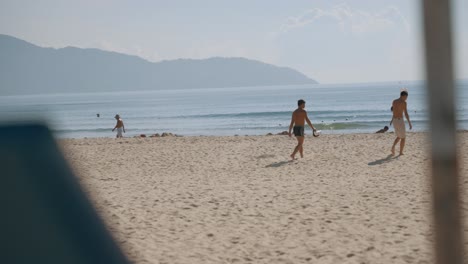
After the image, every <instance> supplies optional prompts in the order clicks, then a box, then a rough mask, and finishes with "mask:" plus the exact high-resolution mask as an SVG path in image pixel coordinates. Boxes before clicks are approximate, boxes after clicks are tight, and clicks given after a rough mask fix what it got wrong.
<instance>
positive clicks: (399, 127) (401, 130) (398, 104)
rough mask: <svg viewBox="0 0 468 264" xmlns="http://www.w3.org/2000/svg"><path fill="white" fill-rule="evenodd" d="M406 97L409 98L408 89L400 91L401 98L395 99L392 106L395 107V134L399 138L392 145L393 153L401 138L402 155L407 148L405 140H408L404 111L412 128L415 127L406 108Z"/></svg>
mask: <svg viewBox="0 0 468 264" xmlns="http://www.w3.org/2000/svg"><path fill="white" fill-rule="evenodd" d="M406 99H408V91H406V90H403V91H401V93H400V98H398V99H396V100H393V103H392V107H393V119H392V121H393V127H394V128H395V134H396V136H397V138H396V139H395V141H394V142H393V146H392V155H395V146H396V144H398V142H399V141H400V140H401V143H400V155H403V149H404V148H405V141H406V127H405V120H404V119H403V113H404V114H405V117H406V120H408V124H409V127H410V129H412V128H413V126H412V125H411V121H410V118H409V114H408V110H407V108H406Z"/></svg>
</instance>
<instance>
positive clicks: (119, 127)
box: [112, 114, 125, 138]
mask: <svg viewBox="0 0 468 264" xmlns="http://www.w3.org/2000/svg"><path fill="white" fill-rule="evenodd" d="M114 118H115V119H116V120H117V124H116V125H115V127H114V129H112V132H114V130H116V129H117V138H123V135H122V132H124V133H125V126H124V123H123V121H122V119H121V118H120V115H118V114H117V115H115V117H114Z"/></svg>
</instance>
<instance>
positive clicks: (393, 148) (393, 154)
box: [392, 146, 395, 156]
mask: <svg viewBox="0 0 468 264" xmlns="http://www.w3.org/2000/svg"><path fill="white" fill-rule="evenodd" d="M392 156H395V146H393V147H392Z"/></svg>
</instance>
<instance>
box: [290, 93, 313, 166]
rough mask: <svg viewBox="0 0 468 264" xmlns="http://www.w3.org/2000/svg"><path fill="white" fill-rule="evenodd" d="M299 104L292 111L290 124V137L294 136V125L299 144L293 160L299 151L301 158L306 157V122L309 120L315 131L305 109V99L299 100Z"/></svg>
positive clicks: (311, 126) (293, 154) (295, 149)
mask: <svg viewBox="0 0 468 264" xmlns="http://www.w3.org/2000/svg"><path fill="white" fill-rule="evenodd" d="M297 105H298V108H297V109H296V110H295V111H294V112H293V113H292V117H291V124H290V125H289V137H291V136H292V134H291V130H292V129H293V126H294V130H293V132H294V136H295V137H296V139H297V146H296V147H295V148H294V151H293V153H292V154H291V158H292V159H293V160H294V159H295V156H296V154H297V152H298V151H299V153H300V154H301V158H303V157H304V153H303V148H302V144H303V143H304V125H305V122H307V124H308V125H309V126H310V128H312V130H313V131H315V127H314V126H313V125H312V123H311V122H310V120H309V117H307V112H306V111H305V110H304V108H305V101H304V100H302V99H301V100H299V101H297Z"/></svg>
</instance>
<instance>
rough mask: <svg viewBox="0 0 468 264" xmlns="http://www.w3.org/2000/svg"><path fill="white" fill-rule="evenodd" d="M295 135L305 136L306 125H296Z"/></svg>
mask: <svg viewBox="0 0 468 264" xmlns="http://www.w3.org/2000/svg"><path fill="white" fill-rule="evenodd" d="M294 136H296V137H303V136H304V127H303V126H294Z"/></svg>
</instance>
